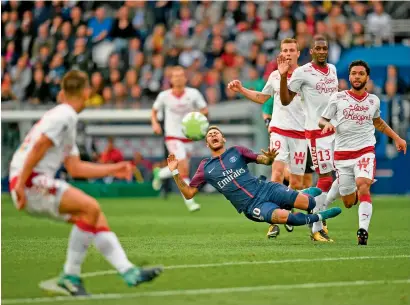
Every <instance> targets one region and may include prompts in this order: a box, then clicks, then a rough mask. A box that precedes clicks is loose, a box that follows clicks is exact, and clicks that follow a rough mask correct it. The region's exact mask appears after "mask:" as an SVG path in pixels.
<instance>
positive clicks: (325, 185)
mask: <svg viewBox="0 0 410 305" xmlns="http://www.w3.org/2000/svg"><path fill="white" fill-rule="evenodd" d="M332 183H333V178H332V177H320V178H319V180H318V181H317V185H316V186H317V187H318V188H320V189H321V190H322V192H324V193H325V192H326V193H327V192H329V190H330V188H331V187H332Z"/></svg>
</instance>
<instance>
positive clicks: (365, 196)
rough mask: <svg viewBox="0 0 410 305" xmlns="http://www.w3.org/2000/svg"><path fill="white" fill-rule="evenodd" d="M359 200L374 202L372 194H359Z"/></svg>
mask: <svg viewBox="0 0 410 305" xmlns="http://www.w3.org/2000/svg"><path fill="white" fill-rule="evenodd" d="M359 201H360V202H368V203H372V197H371V196H370V194H367V195H360V196H359Z"/></svg>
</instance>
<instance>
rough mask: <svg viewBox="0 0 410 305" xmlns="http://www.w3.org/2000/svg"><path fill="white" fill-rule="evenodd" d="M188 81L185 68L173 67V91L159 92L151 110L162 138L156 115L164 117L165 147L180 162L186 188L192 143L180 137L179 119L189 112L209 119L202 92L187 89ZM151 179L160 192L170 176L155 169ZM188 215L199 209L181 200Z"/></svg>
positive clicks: (193, 204)
mask: <svg viewBox="0 0 410 305" xmlns="http://www.w3.org/2000/svg"><path fill="white" fill-rule="evenodd" d="M186 82H187V78H186V75H185V70H184V68H182V67H180V66H176V67H174V68H173V69H172V74H171V84H172V89H168V90H165V91H163V92H161V93H160V94H159V95H158V97H157V99H156V100H155V102H154V105H153V106H152V115H151V123H152V129H153V130H154V133H155V134H158V135H159V134H162V129H161V126H160V124H159V122H158V112H161V113H163V114H164V115H165V126H164V129H165V145H166V146H167V149H168V151H169V152H170V153H171V154H174V155H175V156H176V157H177V158H178V159H179V160H181V161H180V162H179V171H180V173H181V176H182V177H183V179H184V180H185V181H186V183H188V184H189V182H190V179H189V160H190V157H191V156H190V154H191V152H192V149H193V143H192V141H191V140H189V139H187V138H186V137H185V136H184V135H183V133H182V125H181V122H182V119H183V117H184V116H185V115H186V114H188V113H189V112H192V111H200V112H201V113H202V114H204V115H208V107H207V104H206V102H205V99H204V97H203V96H202V94H201V92H199V91H198V90H197V89H195V88H189V87H186ZM153 174H154V179H153V181H152V186H153V188H154V189H155V190H159V189H160V188H161V185H162V180H163V179H167V178H171V177H172V174H171V172H170V170H169V169H168V167H167V166H165V167H164V168H161V169H159V168H156V169H154V172H153ZM184 201H185V204H186V206H187V208H188V210H189V211H191V212H194V211H197V210H199V209H200V205H199V204H197V203H196V202H195V201H194V200H193V199H189V198H186V197H185V198H184Z"/></svg>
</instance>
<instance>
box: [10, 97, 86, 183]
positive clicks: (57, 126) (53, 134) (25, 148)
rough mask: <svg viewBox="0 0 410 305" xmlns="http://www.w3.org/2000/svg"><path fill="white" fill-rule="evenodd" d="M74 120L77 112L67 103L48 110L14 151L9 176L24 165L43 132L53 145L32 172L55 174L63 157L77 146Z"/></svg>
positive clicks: (15, 173) (75, 121)
mask: <svg viewBox="0 0 410 305" xmlns="http://www.w3.org/2000/svg"><path fill="white" fill-rule="evenodd" d="M77 120H78V114H77V112H76V111H75V110H74V109H73V108H72V107H71V106H70V105H68V104H60V105H58V106H56V107H54V108H53V109H51V110H49V111H47V112H46V113H45V114H44V115H43V117H42V118H41V119H40V120H39V121H38V122H37V123H36V124H35V125H34V126H33V127H32V128H31V130H30V131H29V133H28V134H27V135H26V137H25V139H24V141H23V143H22V144H21V145H20V146H19V148H18V149H17V150H16V152H15V153H14V155H13V158H12V161H11V164H10V177H12V176H15V175H17V174H18V173H19V172H20V170H21V169H22V168H23V165H24V163H25V161H26V158H27V156H28V154H29V152H30V151H31V150H32V149H33V147H34V145H35V143H36V142H37V140H38V139H39V138H40V136H41V135H42V134H44V135H46V136H47V137H48V138H49V139H50V140H51V141H52V142H53V146H52V147H51V148H50V149H49V150H48V151H47V152H46V154H45V155H44V157H43V158H42V160H40V161H39V162H38V164H37V165H36V167H35V168H34V170H33V172H35V173H42V174H45V175H47V176H50V177H54V176H55V174H56V172H57V170H58V169H59V168H60V166H61V163H62V162H63V161H64V158H65V157H66V156H67V155H68V154H69V153H70V152H72V150H73V149H78V148H77V146H76V145H75V138H76V126H77Z"/></svg>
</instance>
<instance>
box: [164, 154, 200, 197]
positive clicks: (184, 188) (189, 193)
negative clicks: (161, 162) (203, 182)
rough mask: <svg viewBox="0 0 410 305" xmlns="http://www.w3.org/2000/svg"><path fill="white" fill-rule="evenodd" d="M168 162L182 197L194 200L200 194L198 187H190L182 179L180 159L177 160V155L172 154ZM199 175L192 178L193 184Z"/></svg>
mask: <svg viewBox="0 0 410 305" xmlns="http://www.w3.org/2000/svg"><path fill="white" fill-rule="evenodd" d="M167 162H168V168H169V170H170V171H171V172H172V176H173V177H174V180H175V183H176V185H177V186H178V189H179V190H180V191H181V193H182V195H184V197H185V199H191V198H193V197H194V196H195V194H196V193H198V189H197V188H196V187H192V186H189V185H188V184H186V183H185V181H184V179H183V178H182V177H181V175H180V174H179V172H178V159H176V158H175V155H173V154H171V155H169V156H168V158H167ZM198 170H199V169H198ZM197 175H198V171H197V173H196V174H195V176H194V177H193V178H192V182H194V181H195V180H196V176H197ZM202 175H203V174H202ZM192 182H191V184H192Z"/></svg>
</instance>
